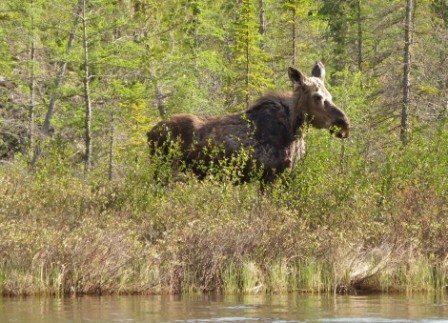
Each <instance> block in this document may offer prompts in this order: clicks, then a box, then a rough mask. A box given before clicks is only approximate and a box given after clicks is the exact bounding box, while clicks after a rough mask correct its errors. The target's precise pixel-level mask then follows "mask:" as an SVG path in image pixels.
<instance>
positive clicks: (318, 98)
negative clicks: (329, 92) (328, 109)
mask: <svg viewBox="0 0 448 323" xmlns="http://www.w3.org/2000/svg"><path fill="white" fill-rule="evenodd" d="M313 97H314V100H315V101H316V102H320V101H322V99H323V97H322V95H320V94H315V95H314V96H313Z"/></svg>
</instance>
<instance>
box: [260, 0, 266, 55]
mask: <svg viewBox="0 0 448 323" xmlns="http://www.w3.org/2000/svg"><path fill="white" fill-rule="evenodd" d="M258 5H259V15H258V17H259V20H260V28H259V33H260V35H261V37H262V38H261V49H263V50H265V48H266V42H265V37H266V30H267V22H266V4H265V2H264V0H258Z"/></svg>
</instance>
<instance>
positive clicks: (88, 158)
mask: <svg viewBox="0 0 448 323" xmlns="http://www.w3.org/2000/svg"><path fill="white" fill-rule="evenodd" d="M82 30H83V37H82V39H83V42H82V43H83V49H84V104H85V120H84V121H85V122H84V131H85V154H84V163H85V171H86V172H88V171H89V170H90V168H91V166H92V133H91V125H92V103H91V101H90V86H89V85H90V72H89V43H88V36H87V18H86V0H83V1H82Z"/></svg>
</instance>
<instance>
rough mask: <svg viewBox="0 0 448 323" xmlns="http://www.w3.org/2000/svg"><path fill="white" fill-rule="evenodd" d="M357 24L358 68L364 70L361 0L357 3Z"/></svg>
mask: <svg viewBox="0 0 448 323" xmlns="http://www.w3.org/2000/svg"><path fill="white" fill-rule="evenodd" d="M356 25H357V29H358V42H357V43H358V48H357V49H358V70H359V71H360V72H362V61H363V55H362V45H363V42H362V37H363V33H362V14H361V0H358V1H357V3H356Z"/></svg>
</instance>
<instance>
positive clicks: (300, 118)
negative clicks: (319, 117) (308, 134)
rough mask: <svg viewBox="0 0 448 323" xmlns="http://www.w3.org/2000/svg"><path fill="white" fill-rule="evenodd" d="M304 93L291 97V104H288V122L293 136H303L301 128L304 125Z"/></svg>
mask: <svg viewBox="0 0 448 323" xmlns="http://www.w3.org/2000/svg"><path fill="white" fill-rule="evenodd" d="M305 103H306V102H305V100H304V95H303V94H301V95H299V96H298V97H293V99H292V105H291V106H290V115H291V116H290V118H291V120H290V122H291V129H292V131H293V135H294V137H295V138H303V130H302V128H303V127H304V125H305V111H304V109H303V107H304V106H305Z"/></svg>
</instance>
